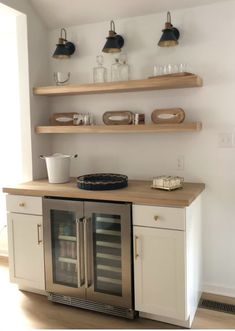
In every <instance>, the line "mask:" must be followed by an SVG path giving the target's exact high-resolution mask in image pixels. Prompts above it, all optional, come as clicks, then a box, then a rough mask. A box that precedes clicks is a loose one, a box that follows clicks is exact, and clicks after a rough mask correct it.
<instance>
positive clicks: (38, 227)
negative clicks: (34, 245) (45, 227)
mask: <svg viewBox="0 0 235 331" xmlns="http://www.w3.org/2000/svg"><path fill="white" fill-rule="evenodd" d="M41 227H42V225H41V224H37V235H38V245H40V244H41V243H42V240H41V239H40V228H41Z"/></svg>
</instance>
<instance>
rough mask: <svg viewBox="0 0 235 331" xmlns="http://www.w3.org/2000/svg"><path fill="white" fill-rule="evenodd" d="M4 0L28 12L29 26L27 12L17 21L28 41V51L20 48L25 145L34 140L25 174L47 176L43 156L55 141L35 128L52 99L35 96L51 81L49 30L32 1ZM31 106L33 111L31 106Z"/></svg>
mask: <svg viewBox="0 0 235 331" xmlns="http://www.w3.org/2000/svg"><path fill="white" fill-rule="evenodd" d="M1 3H2V4H5V5H7V6H9V7H10V8H13V9H15V10H17V11H19V12H21V13H24V14H26V17H27V27H25V21H24V17H23V15H19V17H18V20H17V25H18V27H17V28H18V42H19V44H20V45H21V46H22V44H23V45H26V47H27V42H28V50H25V49H22V48H20V47H19V50H20V53H19V61H20V62H19V65H20V72H19V75H20V77H21V85H20V89H21V96H22V95H23V96H24V97H23V98H21V99H20V104H21V108H22V115H23V116H22V129H23V133H24V134H23V136H22V140H23V147H25V146H26V145H27V141H28V140H29V139H31V151H30V154H28V152H26V155H24V168H25V174H24V177H25V178H26V177H27V179H30V177H33V178H41V177H44V176H46V172H45V169H44V167H42V161H41V160H40V159H39V155H40V154H46V153H50V152H51V142H50V139H49V138H48V137H46V136H40V137H39V136H36V134H35V133H34V127H35V126H36V125H39V124H40V123H42V122H43V121H45V118H47V111H48V101H47V99H46V98H35V97H34V96H33V94H32V88H33V87H34V86H37V85H38V84H39V82H40V83H41V84H47V83H48V31H47V29H46V27H45V26H44V24H43V23H42V21H41V20H40V19H39V17H38V15H37V14H36V13H35V12H34V10H33V8H32V7H31V6H30V3H29V1H27V0H20V1H19V0H18V1H17V0H1ZM24 29H27V31H28V41H27V40H26V38H24V35H23V34H22V31H23V30H24ZM26 51H28V54H26ZM27 56H28V62H29V63H28V67H27V62H26V61H25V58H26V57H27ZM28 75H29V78H28ZM28 84H29V86H28ZM27 92H28V94H30V100H28V98H27V97H26V98H25V95H27ZM29 107H30V110H29V109H28V108H29ZM29 115H31V118H29ZM29 130H30V131H29ZM25 150H26V149H25ZM27 150H28V149H27ZM31 153H32V158H31ZM27 159H28V160H27ZM26 163H28V164H27V167H26V166H25V164H26ZM31 169H32V171H31ZM26 172H27V174H26Z"/></svg>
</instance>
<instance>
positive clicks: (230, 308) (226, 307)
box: [199, 299, 235, 315]
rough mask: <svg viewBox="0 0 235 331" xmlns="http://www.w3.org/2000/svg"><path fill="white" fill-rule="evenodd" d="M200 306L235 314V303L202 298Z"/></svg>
mask: <svg viewBox="0 0 235 331" xmlns="http://www.w3.org/2000/svg"><path fill="white" fill-rule="evenodd" d="M199 308H205V309H210V310H216V311H220V312H222V313H228V314H234V315H235V305H231V304H228V303H222V302H217V301H212V300H206V299H201V300H200V303H199Z"/></svg>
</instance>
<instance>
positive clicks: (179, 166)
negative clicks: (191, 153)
mask: <svg viewBox="0 0 235 331" xmlns="http://www.w3.org/2000/svg"><path fill="white" fill-rule="evenodd" d="M176 161H177V163H176V166H177V170H184V156H183V155H180V156H178V157H177V160H176Z"/></svg>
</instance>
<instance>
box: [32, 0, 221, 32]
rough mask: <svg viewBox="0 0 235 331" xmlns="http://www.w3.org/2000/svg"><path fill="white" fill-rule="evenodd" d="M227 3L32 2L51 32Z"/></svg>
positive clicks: (206, 0)
mask: <svg viewBox="0 0 235 331" xmlns="http://www.w3.org/2000/svg"><path fill="white" fill-rule="evenodd" d="M219 1H226V0H119V1H118V0H30V2H31V3H32V5H33V7H34V9H35V10H36V12H37V13H38V14H39V16H40V17H41V18H42V20H43V21H44V22H45V24H46V25H47V26H48V27H49V28H51V29H54V28H59V27H63V26H65V27H67V26H72V25H82V24H89V23H95V22H102V21H109V20H110V19H117V18H125V17H132V16H142V15H147V14H152V13H154V12H163V11H167V10H172V9H180V8H188V7H195V6H200V5H206V4H211V3H214V2H219Z"/></svg>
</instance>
